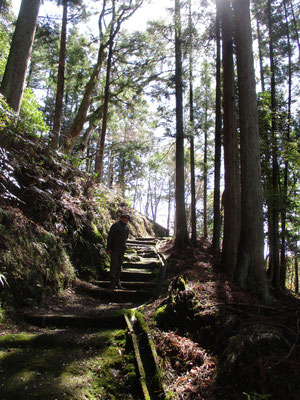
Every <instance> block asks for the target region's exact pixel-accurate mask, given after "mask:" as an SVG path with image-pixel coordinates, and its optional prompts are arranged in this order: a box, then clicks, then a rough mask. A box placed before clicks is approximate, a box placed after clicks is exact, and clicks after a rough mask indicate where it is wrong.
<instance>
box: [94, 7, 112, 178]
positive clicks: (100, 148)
mask: <svg viewBox="0 0 300 400" xmlns="http://www.w3.org/2000/svg"><path fill="white" fill-rule="evenodd" d="M114 19H115V10H113V17H112V24H111V28H110V41H109V49H108V57H107V64H106V81H105V89H104V102H103V114H102V127H101V131H100V134H99V139H98V142H97V152H96V162H95V173H96V174H97V177H96V182H97V183H100V182H101V181H102V177H103V158H104V147H105V136H106V128H107V118H108V105H109V88H110V76H111V64H112V57H113V47H114V40H113V34H114Z"/></svg>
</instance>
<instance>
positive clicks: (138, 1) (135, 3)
mask: <svg viewBox="0 0 300 400" xmlns="http://www.w3.org/2000/svg"><path fill="white" fill-rule="evenodd" d="M111 2H112V5H114V4H117V3H118V5H119V7H118V9H117V11H116V12H115V14H114V15H113V13H112V6H111V5H110V1H109V0H104V1H103V6H102V10H101V13H100V16H99V31H100V46H99V51H98V58H97V62H96V64H95V66H94V69H93V72H92V75H91V77H90V80H89V82H88V83H87V85H86V88H85V92H84V95H83V98H82V101H81V104H80V107H79V109H78V112H77V115H76V117H75V119H74V122H73V124H72V127H71V128H70V130H69V131H68V132H67V134H66V139H65V143H64V151H65V152H66V153H70V152H71V151H72V149H73V147H74V145H75V142H76V140H77V139H78V137H79V135H80V133H81V131H82V129H83V125H84V123H85V122H86V120H87V113H88V109H89V106H90V103H91V97H92V93H93V90H94V89H95V87H96V84H97V82H98V80H99V75H100V71H101V67H102V63H103V61H104V59H105V56H106V50H107V48H108V46H109V44H110V42H111V40H114V39H115V37H116V36H117V34H118V33H119V31H120V28H121V25H122V23H123V22H124V21H126V20H127V19H128V18H130V17H131V16H132V15H133V14H134V12H135V11H136V10H137V9H138V8H139V7H140V6H141V5H142V3H143V0H130V1H122V2H121V4H120V3H119V2H117V1H116V0H111ZM108 15H110V16H111V20H110V23H109V24H108V26H107V16H108ZM112 18H113V19H112ZM112 24H114V31H113V34H111V32H110V27H111V25H112Z"/></svg>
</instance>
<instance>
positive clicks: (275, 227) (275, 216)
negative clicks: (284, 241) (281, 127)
mask: <svg viewBox="0 0 300 400" xmlns="http://www.w3.org/2000/svg"><path fill="white" fill-rule="evenodd" d="M268 24H269V45H270V72H271V115H272V118H271V121H272V123H271V154H272V198H271V219H272V222H271V226H272V234H271V240H270V252H271V254H270V260H271V262H272V265H271V269H272V271H273V279H272V283H273V284H274V286H275V287H276V288H279V287H280V266H279V205H278V197H279V187H278V183H279V167H278V144H277V116H276V114H277V101H276V83H275V61H274V48H273V47H274V45H273V35H274V33H273V16H272V5H271V0H268Z"/></svg>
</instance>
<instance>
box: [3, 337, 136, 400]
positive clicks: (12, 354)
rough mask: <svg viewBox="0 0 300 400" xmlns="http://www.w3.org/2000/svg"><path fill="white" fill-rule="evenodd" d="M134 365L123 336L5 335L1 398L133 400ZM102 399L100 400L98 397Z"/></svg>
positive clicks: (10, 399) (8, 399)
mask: <svg viewBox="0 0 300 400" xmlns="http://www.w3.org/2000/svg"><path fill="white" fill-rule="evenodd" d="M136 384H137V382H136V376H135V366H134V360H133V358H132V356H131V355H128V354H126V353H125V332H124V331H123V330H106V331H101V332H95V333H94V334H89V335H85V334H83V335H82V334H80V333H78V334H74V333H73V334H56V333H53V334H49V335H32V334H31V335H28V334H25V333H22V334H18V335H7V336H4V337H2V338H1V340H0V386H1V396H2V397H1V398H5V399H6V400H12V399H17V398H22V399H24V400H29V399H32V394H34V398H35V399H41V400H50V399H51V400H53V399H55V398H57V399H74V400H75V399H76V400H81V399H82V400H83V399H85V400H87V399H90V400H93V399H99V398H104V399H120V398H122V399H128V400H129V399H133V398H134V397H133V396H132V394H131V393H134V392H135V391H136V388H135V385H136ZM100 396H101V397H100Z"/></svg>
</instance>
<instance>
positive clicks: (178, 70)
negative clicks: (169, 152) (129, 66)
mask: <svg viewBox="0 0 300 400" xmlns="http://www.w3.org/2000/svg"><path fill="white" fill-rule="evenodd" d="M180 6H181V4H180V0H175V86H176V187H175V201H176V210H175V220H176V221H175V223H176V225H175V244H174V247H175V248H176V249H182V248H184V247H186V246H187V244H188V234H187V225H186V215H185V200H184V138H183V105H182V97H183V93H182V92H183V85H182V50H181V40H182V38H181V18H180Z"/></svg>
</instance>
